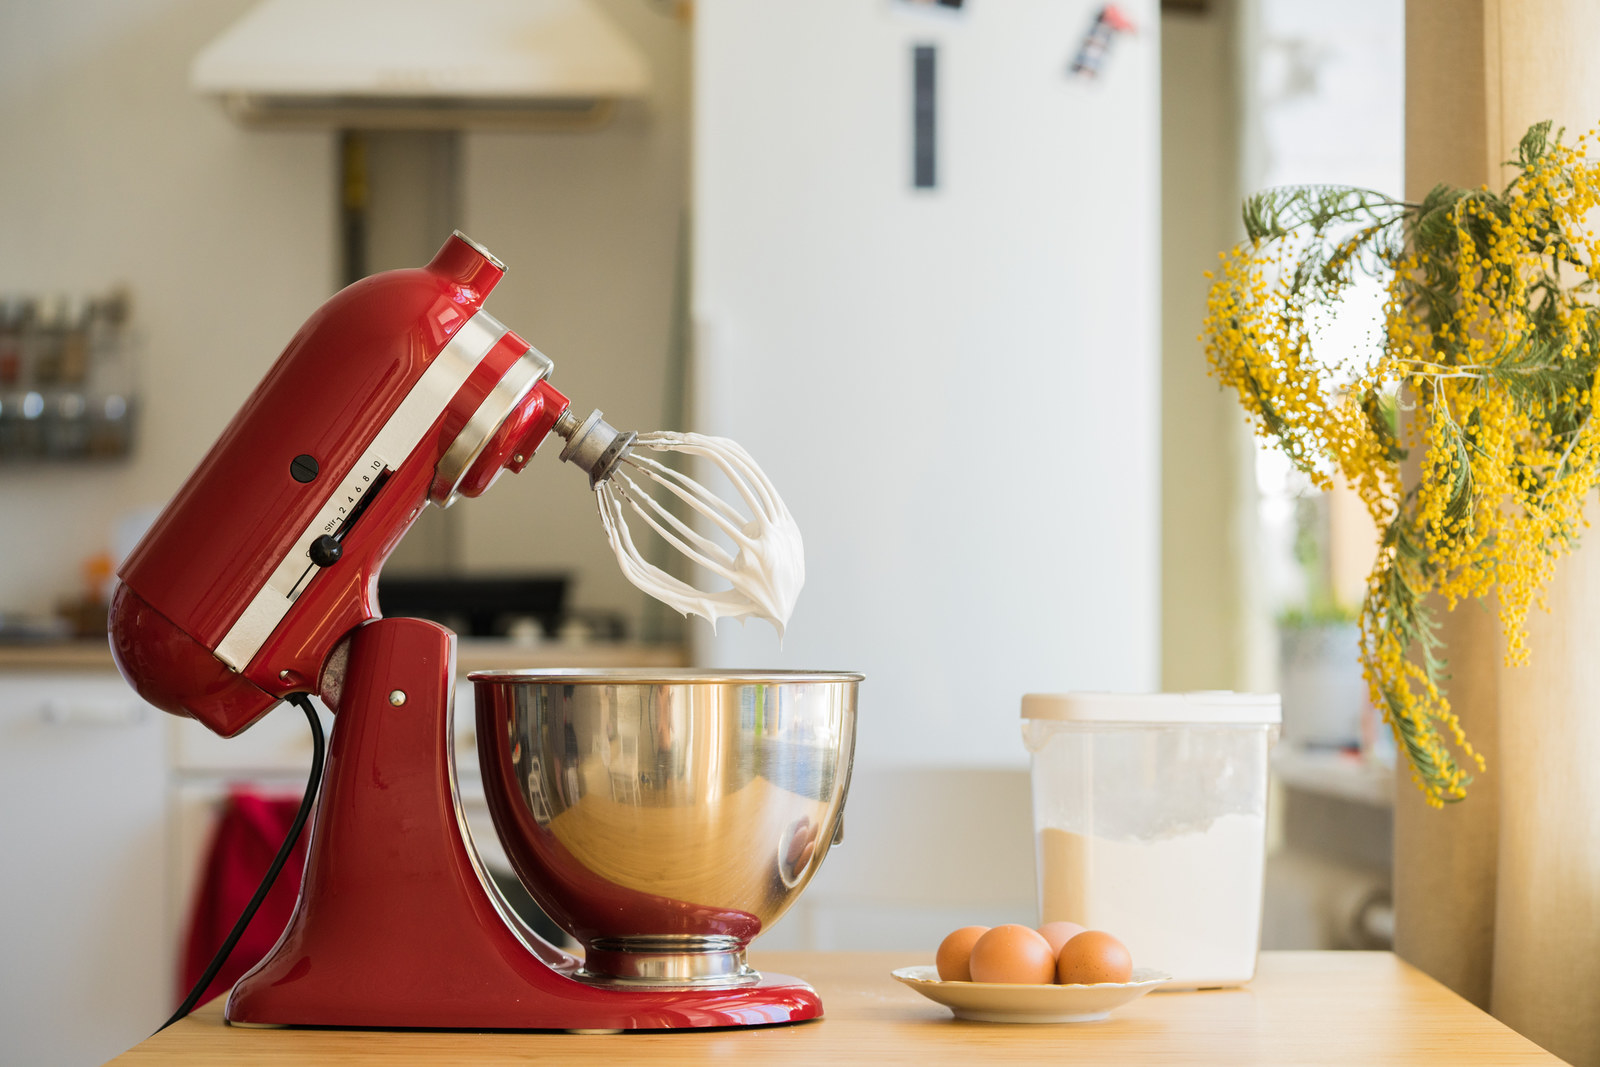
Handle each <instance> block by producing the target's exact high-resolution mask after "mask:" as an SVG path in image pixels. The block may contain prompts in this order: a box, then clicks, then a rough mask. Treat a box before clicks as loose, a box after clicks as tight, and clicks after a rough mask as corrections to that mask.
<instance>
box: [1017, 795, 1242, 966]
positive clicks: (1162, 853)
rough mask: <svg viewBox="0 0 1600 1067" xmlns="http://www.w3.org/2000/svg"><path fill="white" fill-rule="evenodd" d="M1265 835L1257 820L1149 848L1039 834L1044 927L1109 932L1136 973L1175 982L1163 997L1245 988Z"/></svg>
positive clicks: (1232, 821)
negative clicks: (1062, 924) (1144, 970)
mask: <svg viewBox="0 0 1600 1067" xmlns="http://www.w3.org/2000/svg"><path fill="white" fill-rule="evenodd" d="M1265 835H1266V822H1265V820H1264V819H1263V817H1262V816H1259V815H1254V816H1252V815H1224V816H1222V817H1221V818H1219V819H1217V820H1216V821H1215V822H1213V823H1212V824H1211V825H1210V827H1209V828H1207V829H1206V830H1205V831H1204V832H1203V833H1192V834H1182V835H1179V836H1176V837H1167V838H1155V839H1150V840H1144V841H1114V840H1110V839H1108V838H1101V837H1085V836H1084V835H1082V834H1076V833H1069V832H1067V831H1065V830H1057V829H1053V828H1047V829H1044V830H1041V831H1040V832H1039V871H1040V875H1039V880H1040V892H1039V899H1040V905H1041V909H1042V911H1043V916H1042V917H1041V922H1055V921H1057V920H1061V919H1065V920H1067V921H1069V922H1075V923H1081V924H1083V925H1084V926H1087V927H1089V928H1090V929H1094V930H1104V931H1106V932H1107V933H1109V934H1111V935H1113V936H1115V937H1117V938H1118V939H1120V940H1121V941H1122V943H1123V944H1125V945H1127V946H1128V952H1129V953H1130V954H1131V955H1132V956H1133V965H1134V966H1135V967H1154V968H1156V969H1157V970H1162V971H1166V972H1167V973H1168V974H1170V975H1172V978H1173V980H1172V981H1171V982H1170V983H1168V984H1167V987H1166V988H1196V987H1201V988H1203V987H1207V986H1222V985H1238V984H1240V983H1242V982H1247V981H1249V980H1250V978H1251V976H1252V975H1253V974H1254V973H1255V967H1256V947H1257V944H1258V942H1259V940H1260V934H1261V884H1262V882H1261V879H1262V864H1263V859H1264V852H1265V847H1264V846H1265Z"/></svg>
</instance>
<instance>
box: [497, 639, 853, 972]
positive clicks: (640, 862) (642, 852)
mask: <svg viewBox="0 0 1600 1067" xmlns="http://www.w3.org/2000/svg"><path fill="white" fill-rule="evenodd" d="M469 677H470V678H471V680H472V682H473V685H474V689H475V691H476V695H477V707H478V739H479V740H478V749H479V759H480V761H481V763H482V766H483V779H484V788H485V791H486V793H487V797H488V801H489V808H490V812H491V814H492V815H493V816H494V821H495V826H496V828H497V830H498V831H499V834H500V837H501V840H502V843H503V844H504V846H505V850H506V855H507V857H508V858H509V859H510V861H511V864H512V866H513V867H514V868H515V869H516V871H517V874H518V875H519V876H520V877H521V879H522V880H523V882H524V883H525V884H526V885H527V887H528V891H529V892H530V893H531V894H532V896H533V897H534V899H535V900H536V901H538V903H539V906H540V907H541V908H543V909H544V910H545V912H547V913H548V914H549V915H550V917H551V918H553V919H554V920H555V921H556V922H557V923H558V924H559V925H560V926H561V927H562V928H563V929H564V930H566V931H567V932H568V933H570V934H571V935H572V936H573V937H574V938H576V939H577V940H578V942H579V943H580V944H582V945H583V946H584V949H585V968H584V974H585V976H586V977H588V978H590V979H591V980H596V981H602V982H607V983H624V984H631V983H640V982H646V983H658V984H660V983H665V984H674V985H693V986H715V985H737V984H741V983H744V982H749V981H754V980H756V978H757V976H756V975H755V974H754V972H753V971H751V970H750V969H749V968H748V967H747V966H746V965H745V963H744V952H745V948H746V946H747V945H748V944H749V942H750V940H751V939H752V938H753V937H755V936H756V935H757V934H758V933H760V932H761V931H762V930H765V929H766V928H767V927H768V926H770V925H771V924H772V923H773V922H775V921H777V919H778V918H779V916H781V915H782V914H783V913H784V911H786V910H787V909H788V907H789V906H790V905H791V904H792V903H793V902H794V900H795V898H796V897H797V896H798V895H799V894H800V891H801V890H802V889H803V888H804V887H805V884H806V883H807V882H808V881H809V880H810V878H811V876H812V875H813V874H815V872H816V870H817V868H818V867H819V866H820V865H821V863H822V860H823V858H824V857H825V856H826V855H827V851H828V847H829V845H830V844H831V843H832V841H833V840H834V836H835V833H836V831H837V830H838V824H839V820H840V818H841V817H842V813H843V806H844V798H845V793H846V790H847V788H848V786H849V780H850V766H851V758H852V755H853V752H854V745H855V706H856V687H857V684H858V683H859V682H860V680H861V676H860V675H856V674H837V673H816V672H783V671H771V672H759V673H757V672H749V673H707V672H695V671H676V670H661V671H485V672H479V673H475V674H472V675H470V676H469Z"/></svg>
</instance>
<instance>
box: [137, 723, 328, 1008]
mask: <svg viewBox="0 0 1600 1067" xmlns="http://www.w3.org/2000/svg"><path fill="white" fill-rule="evenodd" d="M289 700H290V701H292V702H293V703H294V704H296V705H298V706H299V708H300V710H301V711H303V712H305V713H306V721H307V722H309V723H310V724H311V777H310V778H309V779H308V780H307V781H306V795H305V797H304V798H303V799H302V800H301V801H300V810H299V811H297V812H295V816H294V822H293V823H292V824H291V825H290V826H289V832H288V833H287V834H285V835H284V838H283V846H282V847H281V848H279V849H278V854H277V855H276V856H274V857H273V859H272V866H270V867H268V868H267V873H266V875H265V876H263V877H262V879H261V884H260V885H259V886H257V887H256V895H255V896H253V897H251V898H250V903H248V904H246V905H245V906H244V911H243V912H242V913H241V914H240V916H239V921H238V922H236V923H234V924H233V931H232V932H231V933H229V934H228V939H227V940H226V941H224V942H223V943H222V947H221V948H219V949H217V954H216V955H215V956H212V957H211V962H210V963H209V964H207V965H206V973H205V974H202V975H201V976H200V980H199V981H198V982H196V983H195V984H194V988H193V989H191V990H189V995H188V996H187V997H185V998H183V1003H182V1004H181V1005H179V1006H178V1010H177V1011H175V1012H173V1013H172V1018H170V1019H168V1020H167V1021H166V1022H164V1023H162V1024H161V1027H160V1029H158V1030H157V1031H156V1033H158V1034H159V1033H160V1032H161V1031H162V1030H165V1029H166V1028H167V1027H169V1026H171V1025H172V1024H173V1023H175V1022H177V1021H178V1020H179V1019H181V1018H183V1017H184V1016H185V1015H188V1014H189V1013H190V1012H191V1011H193V1010H194V1008H195V1005H196V1004H197V1003H198V1002H199V1000H200V997H201V996H202V995H204V994H205V991H206V987H207V986H209V985H210V984H211V980H212V979H213V978H215V977H216V976H217V972H218V971H220V970H222V965H223V964H224V963H226V962H228V953H230V952H232V951H233V946H234V945H236V944H238V943H239V938H240V937H242V936H243V935H244V931H245V927H247V926H249V925H250V920H251V919H253V918H255V914H256V909H257V908H259V907H260V906H261V902H262V901H263V900H265V899H267V893H268V892H269V891H270V890H271V889H272V883H273V882H275V881H277V880H278V872H279V871H281V870H282V869H283V865H284V864H285V863H286V862H288V859H289V854H290V853H291V852H293V851H294V843H295V842H296V841H298V840H299V839H300V831H301V829H302V828H303V827H304V826H305V824H306V818H307V817H308V816H309V815H310V814H311V805H312V804H313V803H315V802H316V799H317V786H318V785H319V784H321V782H322V757H323V749H324V747H325V745H324V741H323V736H322V720H321V719H319V718H317V709H316V707H315V706H313V705H312V703H311V698H310V697H308V696H306V695H305V694H304V693H290V694H289Z"/></svg>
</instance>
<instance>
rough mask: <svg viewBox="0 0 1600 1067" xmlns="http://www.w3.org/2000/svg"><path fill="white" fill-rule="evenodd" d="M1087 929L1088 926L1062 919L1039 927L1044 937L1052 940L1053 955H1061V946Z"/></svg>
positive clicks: (1051, 950) (1051, 952)
mask: <svg viewBox="0 0 1600 1067" xmlns="http://www.w3.org/2000/svg"><path fill="white" fill-rule="evenodd" d="M1086 929H1088V928H1087V927H1084V926H1079V925H1078V924H1077V923H1069V922H1067V921H1066V920H1065V919H1061V920H1058V921H1056V922H1053V923H1045V924H1044V925H1043V926H1041V927H1039V933H1041V934H1043V935H1044V939H1045V940H1046V941H1048V942H1050V954H1051V955H1052V956H1060V955H1061V946H1062V945H1065V944H1066V943H1067V942H1068V941H1071V940H1072V939H1073V938H1075V937H1077V936H1078V935H1079V934H1081V933H1083V931H1084V930H1086Z"/></svg>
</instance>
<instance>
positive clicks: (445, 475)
mask: <svg viewBox="0 0 1600 1067" xmlns="http://www.w3.org/2000/svg"><path fill="white" fill-rule="evenodd" d="M554 369H555V364H554V363H552V362H551V361H550V357H549V356H547V355H545V354H544V353H543V352H541V351H539V350H538V349H537V348H530V349H528V350H527V351H526V352H524V353H522V355H521V356H519V357H518V358H517V361H516V362H515V363H513V364H512V365H511V366H509V367H507V368H506V372H505V374H504V375H502V376H501V378H500V380H499V381H497V382H495V383H494V388H492V389H490V390H489V394H488V395H487V396H485V397H484V398H483V403H481V404H479V405H478V410H477V411H474V412H473V413H472V418H470V419H468V420H467V424H466V425H465V426H463V427H461V432H460V433H458V434H456V439H455V440H454V441H451V442H450V447H449V448H447V449H445V453H444V455H443V456H442V457H441V458H440V460H439V467H438V473H437V474H436V475H435V476H434V479H433V486H432V488H430V489H429V490H428V499H430V500H432V501H433V502H434V503H435V504H438V505H439V506H440V507H442V508H447V507H449V506H450V505H451V504H454V503H455V502H456V487H457V486H459V485H460V484H461V479H463V478H465V477H466V476H467V471H469V470H471V469H472V465H473V464H474V463H475V462H477V459H478V457H479V456H481V455H483V450H484V449H485V448H486V447H488V444H489V438H491V437H493V436H494V434H495V431H496V430H498V429H500V424H501V423H503V422H505V420H506V417H507V416H509V415H510V414H511V413H512V412H513V411H515V410H516V408H517V405H518V404H520V403H522V401H523V398H525V397H526V396H527V395H528V394H529V393H530V392H532V391H533V387H534V386H536V385H538V384H539V383H540V382H542V381H544V379H546V378H548V377H550V372H551V371H552V370H554Z"/></svg>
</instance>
